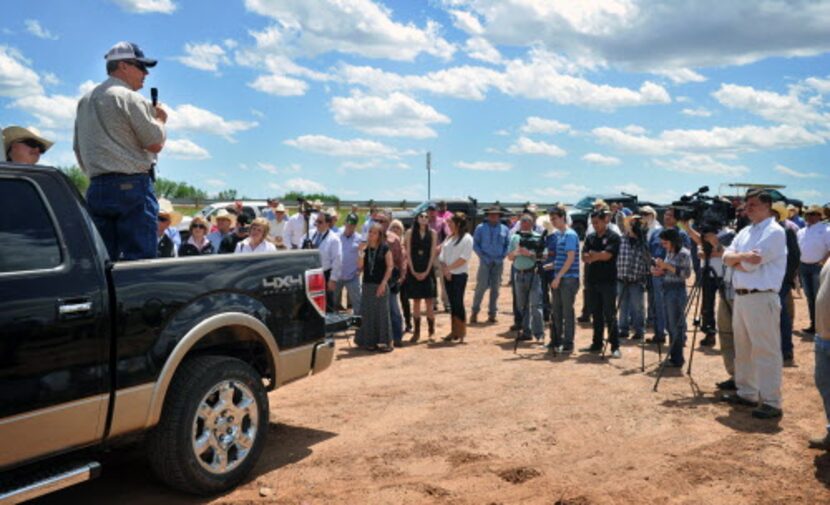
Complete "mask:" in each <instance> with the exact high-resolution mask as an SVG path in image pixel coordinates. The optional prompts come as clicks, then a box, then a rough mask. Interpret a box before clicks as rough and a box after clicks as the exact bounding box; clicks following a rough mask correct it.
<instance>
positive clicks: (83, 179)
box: [58, 165, 89, 195]
mask: <svg viewBox="0 0 830 505" xmlns="http://www.w3.org/2000/svg"><path fill="white" fill-rule="evenodd" d="M58 168H59V169H60V170H61V171H62V172H63V173H65V174H66V175H67V176H68V177H69V179H70V180H71V181H72V184H74V185H75V187H76V188H78V191H79V192H80V193H81V194H82V195H86V189H87V188H88V187H89V177H87V176H86V174H85V173H84V172H83V170H81V169H80V168H78V166H77V165H73V166H71V167H58Z"/></svg>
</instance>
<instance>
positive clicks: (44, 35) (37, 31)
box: [23, 19, 58, 40]
mask: <svg viewBox="0 0 830 505" xmlns="http://www.w3.org/2000/svg"><path fill="white" fill-rule="evenodd" d="M23 23H24V24H25V25H26V31H27V32H29V33H31V34H32V35H34V36H35V37H37V38H39V39H46V40H58V36H57V35H55V34H54V33H52V32H50V31H49V30H47V29H46V28H44V27H43V25H41V24H40V21H38V20H37V19H27V20H26V21H24V22H23Z"/></svg>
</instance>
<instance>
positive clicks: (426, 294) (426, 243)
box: [404, 212, 438, 343]
mask: <svg viewBox="0 0 830 505" xmlns="http://www.w3.org/2000/svg"><path fill="white" fill-rule="evenodd" d="M436 236H437V235H436V233H435V232H434V231H432V230H431V229H430V228H429V217H428V216H427V213H426V212H421V213H420V214H418V216H417V217H416V218H415V225H414V226H413V227H412V228H411V229H409V230H408V231H407V232H406V241H405V242H406V247H405V248H404V251H406V256H407V265H408V266H409V268H408V270H407V278H406V283H405V284H404V285H405V286H406V292H407V296H408V297H409V298H410V299H411V300H412V302H413V303H412V309H413V317H414V323H415V331H414V332H413V333H412V338H411V339H410V340H409V341H410V342H413V343H414V342H417V341H418V340H419V339H420V338H421V300H423V301H424V305H426V310H427V325H428V326H429V334H428V338H429V341H430V342H432V337H433V335H435V313H434V312H433V308H432V300H433V299H434V298H435V294H436V290H435V276H434V275H433V273H432V268H433V266H434V263H435V255H436V251H437V250H438V248H437V244H436Z"/></svg>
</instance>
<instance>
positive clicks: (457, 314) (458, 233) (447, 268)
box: [438, 212, 473, 342]
mask: <svg viewBox="0 0 830 505" xmlns="http://www.w3.org/2000/svg"><path fill="white" fill-rule="evenodd" d="M447 225H448V226H449V229H450V236H449V237H447V239H446V240H445V241H444V243H443V244H442V245H441V254H440V255H439V256H438V261H439V263H440V264H441V273H442V275H443V276H444V279H445V280H446V286H447V295H448V297H449V301H450V314H451V316H452V331H450V334H449V335H447V336H446V337H444V340H445V341H447V342H449V341H451V340H457V341H459V342H464V337H465V336H466V334H467V323H466V321H467V313H466V311H465V310H464V289H465V288H466V287H467V273H468V272H469V270H470V256H471V255H472V253H473V237H471V236H470V234H469V233H467V216H465V215H464V213H462V212H457V213H455V214H453V216H452V218H450V220H449V221H447Z"/></svg>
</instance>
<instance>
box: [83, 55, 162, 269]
mask: <svg viewBox="0 0 830 505" xmlns="http://www.w3.org/2000/svg"><path fill="white" fill-rule="evenodd" d="M105 59H106V62H107V63H106V67H107V74H108V75H109V78H108V79H107V80H106V81H104V82H102V83H101V84H99V85H98V86H96V87H95V88H94V89H93V90H92V91H90V92H89V93H87V94H86V95H84V97H83V98H81V100H80V102H79V103H78V110H77V115H76V119H75V139H74V143H73V148H74V151H75V156H76V158H77V159H78V164H79V165H80V167H81V168H82V169H83V171H84V172H85V173H86V174H87V175H88V176H89V178H90V185H89V189H88V190H87V195H86V198H87V204H88V205H89V209H90V213H91V214H92V218H93V220H94V221H95V225H96V227H97V228H98V231H99V233H100V234H101V237H102V238H103V240H104V243H105V244H106V246H107V250H108V252H109V254H110V258H112V259H113V260H119V259H123V260H136V259H142V258H155V257H156V221H157V215H158V201H157V200H156V196H155V192H154V189H153V181H152V180H151V177H150V172H151V170H152V167H153V164H154V162H155V157H156V155H157V154H158V153H159V152H161V150H162V148H163V147H164V142H165V140H166V135H165V129H164V124H165V122H166V121H167V113H166V112H165V111H164V109H162V108H161V107H159V106H155V105H152V104H151V103H150V102H149V101H147V100H146V99H145V98H144V97H143V96H142V95H140V94H139V93H138V90H140V89H141V88H142V87H144V79H145V78H146V77H147V75H148V74H149V70H148V69H149V68H152V67H154V66H155V65H156V60H152V59H149V58H146V57H145V56H144V52H143V51H142V50H141V49H140V48H139V47H138V46H137V45H136V44H133V43H131V42H119V43H117V44H115V45H114V46H113V47H112V48H111V49H110V50H109V52H107V54H106V56H105Z"/></svg>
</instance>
